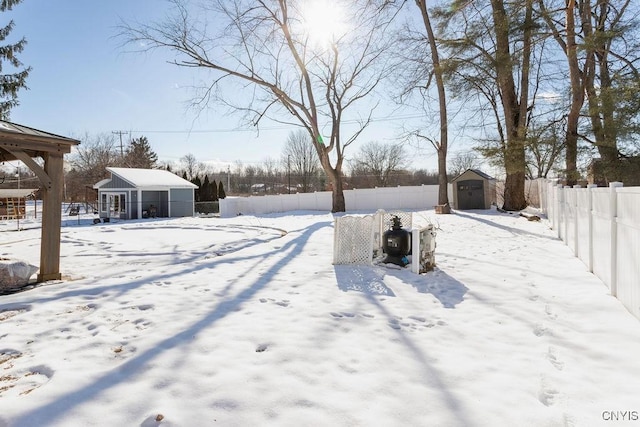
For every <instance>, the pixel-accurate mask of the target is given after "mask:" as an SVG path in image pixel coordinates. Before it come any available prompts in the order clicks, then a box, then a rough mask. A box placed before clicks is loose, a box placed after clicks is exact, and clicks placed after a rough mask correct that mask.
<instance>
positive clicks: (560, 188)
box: [553, 184, 564, 237]
mask: <svg viewBox="0 0 640 427" xmlns="http://www.w3.org/2000/svg"><path fill="white" fill-rule="evenodd" d="M556 188H557V190H556V212H555V215H554V216H555V221H553V222H554V223H555V224H554V225H555V228H556V233H557V234H558V237H560V236H562V233H561V230H560V225H561V224H560V218H561V217H562V206H563V205H564V194H563V186H562V184H558V185H557V187H556Z"/></svg>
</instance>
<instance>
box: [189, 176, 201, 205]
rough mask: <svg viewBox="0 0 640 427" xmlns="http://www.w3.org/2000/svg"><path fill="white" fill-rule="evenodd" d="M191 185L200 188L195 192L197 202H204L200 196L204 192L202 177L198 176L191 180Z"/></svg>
mask: <svg viewBox="0 0 640 427" xmlns="http://www.w3.org/2000/svg"><path fill="white" fill-rule="evenodd" d="M191 183H192V184H195V185H197V186H198V188H196V191H195V198H196V202H202V201H203V200H202V198H201V197H200V194H201V192H202V181H200V177H199V176H198V175H196V176H195V178H193V179H192V180H191Z"/></svg>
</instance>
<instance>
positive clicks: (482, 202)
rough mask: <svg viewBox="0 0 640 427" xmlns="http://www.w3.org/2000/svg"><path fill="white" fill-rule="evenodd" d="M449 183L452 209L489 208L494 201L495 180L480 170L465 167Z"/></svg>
mask: <svg viewBox="0 0 640 427" xmlns="http://www.w3.org/2000/svg"><path fill="white" fill-rule="evenodd" d="M451 183H452V184H453V208H454V209H460V210H466V209H490V208H491V204H492V203H495V201H496V180H495V179H494V178H492V177H490V176H489V175H487V174H486V173H484V172H482V171H479V170H477V169H467V170H466V171H464V172H462V173H461V174H460V175H458V176H457V177H455V178H454V179H453V180H451Z"/></svg>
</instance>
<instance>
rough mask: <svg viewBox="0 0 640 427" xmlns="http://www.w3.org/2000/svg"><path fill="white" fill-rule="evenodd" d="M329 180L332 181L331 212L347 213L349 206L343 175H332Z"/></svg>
mask: <svg viewBox="0 0 640 427" xmlns="http://www.w3.org/2000/svg"><path fill="white" fill-rule="evenodd" d="M329 179H330V180H331V196H332V207H331V212H334V213H335V212H345V211H346V210H347V206H346V203H345V201H344V190H343V180H342V175H341V174H339V173H335V174H331V176H330V177H329Z"/></svg>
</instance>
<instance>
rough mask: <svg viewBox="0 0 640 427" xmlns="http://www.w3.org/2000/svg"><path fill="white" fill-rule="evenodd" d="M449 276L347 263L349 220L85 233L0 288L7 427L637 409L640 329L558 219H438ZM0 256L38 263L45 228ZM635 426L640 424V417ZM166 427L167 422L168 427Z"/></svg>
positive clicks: (203, 221) (367, 421)
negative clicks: (53, 265) (341, 254)
mask: <svg viewBox="0 0 640 427" xmlns="http://www.w3.org/2000/svg"><path fill="white" fill-rule="evenodd" d="M429 220H431V221H433V222H435V223H436V224H437V226H438V227H439V229H438V234H437V237H436V240H437V249H436V262H437V269H436V270H435V271H433V272H430V273H427V274H424V275H414V274H412V273H411V272H410V271H407V270H406V269H405V270H398V269H388V268H385V267H383V266H346V265H335V266H334V265H332V248H333V224H334V216H332V215H331V214H328V213H314V212H294V213H286V214H274V215H265V216H260V217H254V216H240V217H236V218H184V219H149V220H140V221H119V222H112V223H108V224H98V225H92V224H90V220H88V219H86V220H84V219H83V220H81V221H78V220H77V219H75V218H73V217H64V221H63V228H62V259H61V271H62V272H63V281H56V282H48V283H47V284H46V285H43V286H40V287H37V288H34V289H31V290H28V291H24V292H20V293H16V294H12V295H4V296H0V427H5V426H11V427H18V426H19V427H27V426H35V425H47V426H87V425H98V426H102V425H122V426H196V425H198V426H201V425H202V426H204V425H216V424H217V425H224V426H247V425H274V426H299V425H309V426H329V425H331V426H394V425H405V426H513V425H518V426H561V425H570V426H592V425H612V423H611V422H610V421H608V418H611V417H612V416H614V415H615V416H616V417H618V418H619V419H622V417H623V416H627V415H623V413H625V412H629V415H628V416H632V415H633V413H634V412H635V413H636V414H637V413H638V412H639V411H640V400H639V399H638V397H639V396H640V364H639V363H638V362H637V360H638V354H640V322H639V321H638V319H636V318H634V317H633V316H631V315H630V314H629V313H628V312H627V311H626V310H625V309H624V307H623V306H622V304H621V303H620V302H619V301H617V300H616V299H615V298H613V297H611V296H610V295H609V291H608V289H607V288H606V286H605V285H603V284H602V282H600V281H599V280H598V279H597V278H596V277H595V276H593V275H592V274H590V273H589V272H588V271H587V269H586V267H585V266H584V264H582V263H581V262H580V261H579V260H578V259H576V258H574V257H573V255H572V253H571V251H570V250H569V249H568V248H567V247H566V246H565V245H564V244H563V243H562V242H561V241H560V240H559V239H557V238H556V235H555V232H554V231H552V230H550V229H549V225H548V222H546V221H544V220H543V221H541V222H529V221H527V220H526V219H524V218H522V217H518V216H516V215H509V214H503V213H498V212H496V211H493V210H487V211H467V212H456V213H455V214H453V215H435V214H434V212H433V211H423V212H416V213H415V214H414V221H416V222H418V223H420V222H422V223H426V222H428V221H429ZM21 227H23V230H22V231H14V230H15V222H4V223H0V229H2V230H4V231H5V232H2V233H0V257H5V258H7V257H9V258H17V259H23V260H27V261H29V262H31V263H33V264H36V265H37V264H38V263H39V237H40V228H39V223H38V222H37V221H34V220H28V221H23V222H21ZM636 416H637V415H636ZM158 420H159V421H158Z"/></svg>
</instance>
